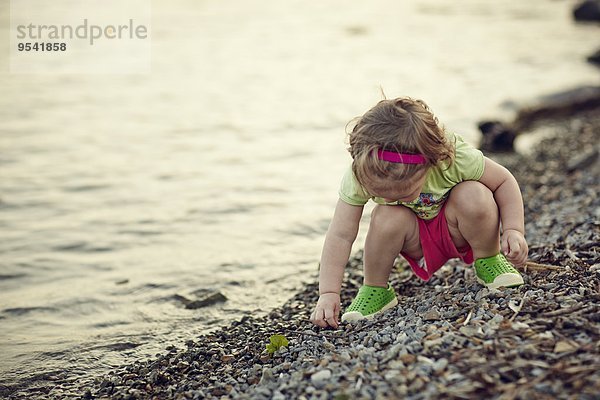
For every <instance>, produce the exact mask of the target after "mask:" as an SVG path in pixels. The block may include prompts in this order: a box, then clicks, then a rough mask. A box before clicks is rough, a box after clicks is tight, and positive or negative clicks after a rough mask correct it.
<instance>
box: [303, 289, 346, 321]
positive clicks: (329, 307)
mask: <svg viewBox="0 0 600 400" xmlns="http://www.w3.org/2000/svg"><path fill="white" fill-rule="evenodd" d="M339 314H340V295H339V294H338V293H333V292H331V293H323V294H322V295H320V296H319V301H318V302H317V306H316V307H315V311H313V312H312V314H311V315H310V322H312V323H313V324H315V325H317V326H320V327H321V328H327V327H328V326H330V327H332V328H337V327H338V325H339V321H338V318H339Z"/></svg>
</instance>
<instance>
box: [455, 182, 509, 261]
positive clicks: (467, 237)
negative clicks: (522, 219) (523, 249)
mask: <svg viewBox="0 0 600 400" xmlns="http://www.w3.org/2000/svg"><path fill="white" fill-rule="evenodd" d="M447 201H448V205H447V206H446V221H447V222H448V231H449V232H450V236H451V237H452V241H453V242H454V245H455V246H456V247H457V248H460V247H464V246H466V245H467V243H468V244H469V245H470V246H471V248H472V249H473V256H474V257H475V259H478V258H484V257H490V256H493V255H496V254H498V253H499V252H500V217H499V212H498V205H497V204H496V201H495V200H494V195H493V193H492V192H491V191H490V190H489V189H488V188H487V187H486V186H485V185H483V184H482V183H479V182H477V181H465V182H462V183H459V184H458V185H456V186H455V187H454V188H453V189H452V191H451V192H450V198H449V199H448V200H447Z"/></svg>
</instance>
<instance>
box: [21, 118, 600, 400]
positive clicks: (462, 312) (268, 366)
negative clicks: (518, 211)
mask: <svg viewBox="0 0 600 400" xmlns="http://www.w3.org/2000/svg"><path fill="white" fill-rule="evenodd" d="M544 132H545V133H544V136H545V138H544V139H542V140H541V141H539V142H538V143H537V144H536V146H535V148H533V149H532V150H531V151H530V152H528V153H527V154H516V153H510V154H488V155H489V156H491V157H492V158H495V159H497V160H498V161H500V162H501V163H503V164H504V165H505V166H507V167H508V168H509V169H511V170H512V172H513V174H514V175H515V176H516V177H517V179H518V181H519V183H520V185H521V189H522V192H523V196H524V200H525V208H526V210H525V213H526V233H527V238H528V242H529V244H530V254H529V260H530V261H529V263H528V264H527V266H526V267H525V268H524V269H522V273H523V275H524V279H525V285H523V286H521V287H519V288H514V289H503V290H488V289H486V288H482V286H480V285H479V284H478V283H477V282H476V281H475V277H474V271H473V270H472V269H471V268H470V267H469V266H465V265H463V264H461V263H458V262H452V261H451V262H449V263H448V264H447V265H446V266H444V267H443V268H442V269H441V270H440V271H439V272H438V273H437V274H436V275H435V276H434V277H433V278H432V279H431V280H430V281H429V282H423V281H420V280H419V279H418V278H416V277H415V276H413V275H412V272H410V270H409V269H408V268H407V267H406V265H405V264H404V263H403V262H401V261H400V260H399V262H398V265H397V267H398V268H397V269H396V270H395V271H394V272H393V273H392V278H391V283H392V285H393V286H394V287H395V289H396V292H397V293H398V296H399V305H398V306H397V307H395V308H394V309H392V310H389V311H388V312H386V313H384V314H383V315H381V316H379V317H378V318H375V319H373V320H371V321H363V322H359V323H356V324H343V325H341V326H340V328H339V329H337V330H323V329H319V328H316V327H314V326H312V325H311V324H310V323H309V321H308V319H309V314H310V312H311V310H312V307H313V306H314V304H315V302H316V300H317V297H318V293H317V271H315V272H314V282H313V283H311V284H309V285H307V286H306V287H303V288H300V289H299V291H298V292H297V293H296V294H295V295H294V296H293V297H292V298H291V299H290V300H289V301H287V302H286V303H285V304H284V305H282V306H280V307H277V308H275V309H273V310H272V311H271V312H270V313H269V314H268V315H267V316H265V317H260V318H254V317H252V316H245V317H243V318H241V319H240V320H237V321H235V322H234V323H232V324H230V325H229V326H226V327H224V328H222V329H219V330H217V331H215V332H213V333H210V334H207V335H203V336H200V337H196V338H190V340H189V341H188V342H187V343H185V344H182V345H181V346H174V347H170V348H168V349H166V350H165V351H164V352H163V353H161V354H159V355H157V356H156V357H155V358H152V359H149V360H146V361H143V362H135V363H133V364H131V365H125V366H123V367H122V368H120V369H118V370H115V371H114V372H112V373H110V374H109V375H106V376H99V377H96V378H95V380H94V382H88V383H87V384H86V385H84V386H81V385H80V386H79V387H78V390H79V391H78V392H73V390H72V389H73V385H72V384H64V385H62V386H61V385H57V386H55V387H53V388H48V392H47V394H48V396H50V397H52V398H70V397H72V396H79V397H83V398H85V399H145V398H156V399H163V398H171V399H205V398H207V399H208V398H211V399H215V398H216V399H394V398H409V399H433V398H450V399H471V398H494V399H516V398H536V399H575V398H577V399H598V398H599V397H598V396H599V394H598V393H600V306H599V304H598V301H599V300H600V263H599V256H598V251H599V243H600V229H599V221H600V207H599V205H600V204H599V203H600V200H599V199H598V196H597V193H598V191H599V189H600V182H599V179H598V177H599V169H600V163H598V147H597V146H598V145H597V143H598V142H599V139H600V137H599V136H600V115H599V114H598V112H597V110H592V111H590V112H587V113H585V114H578V115H574V116H570V117H562V118H561V119H559V120H553V121H549V122H546V123H545V124H544ZM361 262H362V261H361V252H360V251H358V252H356V253H355V255H354V256H353V257H352V258H351V260H350V261H349V263H348V265H347V268H346V276H345V279H344V286H343V291H342V302H343V304H342V306H343V307H344V306H347V305H348V304H349V302H350V301H351V299H352V298H353V296H354V294H355V293H356V291H357V289H358V287H359V286H360V284H361V282H362V275H361V274H362V268H361ZM275 334H278V335H283V336H285V337H286V338H287V339H288V341H289V343H288V345H287V346H283V347H280V348H279V349H277V351H275V352H274V353H273V354H269V352H268V351H267V350H266V345H267V344H269V338H270V337H271V336H272V335H275ZM23 394H24V393H15V394H14V395H13V396H10V398H19V396H21V395H23Z"/></svg>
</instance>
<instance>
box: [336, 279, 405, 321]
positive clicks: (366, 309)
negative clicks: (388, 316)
mask: <svg viewBox="0 0 600 400" xmlns="http://www.w3.org/2000/svg"><path fill="white" fill-rule="evenodd" d="M397 304H398V299H397V298H396V292H394V288H392V286H391V285H389V284H388V287H387V288H383V287H379V286H369V285H363V286H362V287H361V288H360V289H359V290H358V294H357V295H356V297H355V298H354V300H352V304H350V306H349V307H348V308H347V309H346V312H345V313H344V314H342V322H354V321H359V320H361V319H365V318H373V317H374V316H375V315H377V314H380V313H382V312H384V311H385V310H389V309H390V308H392V307H394V306H396V305H397Z"/></svg>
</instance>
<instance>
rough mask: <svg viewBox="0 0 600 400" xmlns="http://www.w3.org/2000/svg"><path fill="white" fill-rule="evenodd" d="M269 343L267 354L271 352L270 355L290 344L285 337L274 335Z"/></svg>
mask: <svg viewBox="0 0 600 400" xmlns="http://www.w3.org/2000/svg"><path fill="white" fill-rule="evenodd" d="M269 341H270V342H271V343H269V344H268V345H267V352H269V354H270V355H273V354H274V353H275V352H276V351H277V350H279V349H280V348H282V347H284V346H287V345H288V344H289V343H290V342H289V341H288V340H287V338H286V337H285V336H283V335H273V336H271V337H270V338H269Z"/></svg>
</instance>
